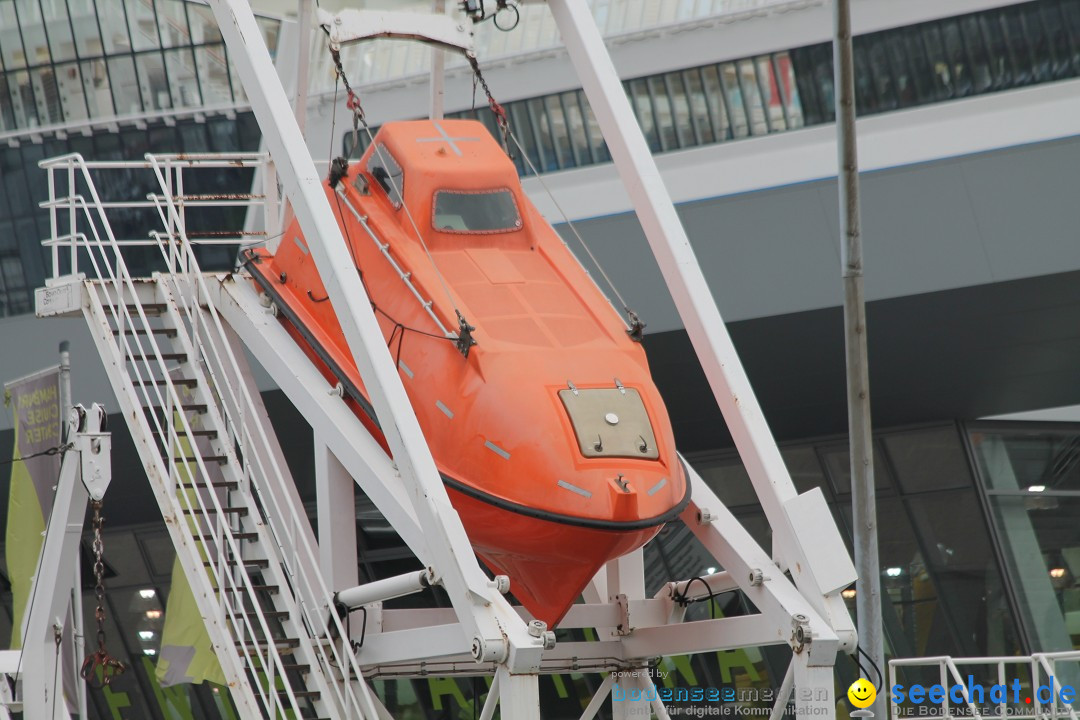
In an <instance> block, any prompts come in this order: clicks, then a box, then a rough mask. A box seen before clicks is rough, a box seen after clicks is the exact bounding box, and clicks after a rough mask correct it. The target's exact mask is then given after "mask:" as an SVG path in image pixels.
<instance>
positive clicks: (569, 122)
mask: <svg viewBox="0 0 1080 720" xmlns="http://www.w3.org/2000/svg"><path fill="white" fill-rule="evenodd" d="M559 100H560V102H561V103H562V109H563V115H564V116H565V117H566V127H567V130H568V132H569V133H570V147H571V149H572V150H573V151H574V164H575V165H591V164H592V163H593V162H594V161H593V159H592V150H591V149H590V148H589V136H588V134H587V133H586V132H585V118H584V116H583V115H582V112H581V105H580V103H579V102H578V94H577V93H576V92H565V93H563V94H562V95H560V96H559Z"/></svg>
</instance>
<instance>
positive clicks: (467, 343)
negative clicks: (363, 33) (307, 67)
mask: <svg viewBox="0 0 1080 720" xmlns="http://www.w3.org/2000/svg"><path fill="white" fill-rule="evenodd" d="M330 57H331V58H332V59H333V61H334V69H335V72H336V73H337V77H338V78H340V80H341V82H342V83H343V84H344V85H345V90H346V92H347V99H346V103H345V104H346V107H347V108H348V109H349V111H350V112H351V113H352V116H353V145H352V149H351V150H350V156H351V155H352V153H354V152H356V148H357V147H358V146H359V142H358V140H359V138H358V135H359V131H360V128H363V130H364V132H365V133H367V136H368V142H370V143H371V145H372V146H373V147H374V148H375V153H376V154H377V155H378V156H379V159H380V160H381V161H382V163H383V165H388V164H389V163H387V161H386V157H385V156H384V155H383V152H382V149H381V148H380V147H379V145H378V144H377V143H376V142H375V136H374V134H373V133H372V132H371V126H370V125H369V124H368V121H367V117H366V115H365V114H364V108H363V106H362V105H361V103H360V96H359V95H358V94H357V93H356V91H354V90H353V88H352V86H351V85H350V84H349V79H348V77H347V76H346V75H345V69H344V68H343V67H342V65H341V52H340V51H339V50H338V49H337V48H335V47H334V46H333V45H330ZM335 94H336V82H335ZM332 135H333V132H331V136H332ZM331 142H333V140H332V139H331ZM347 162H348V161H347V160H346V163H347ZM387 180H388V181H389V183H390V186H391V188H393V190H394V192H395V193H396V194H397V196H398V199H400V200H401V207H402V209H403V210H404V211H405V216H406V217H407V218H409V224H410V225H411V226H412V229H413V233H414V234H415V235H416V239H417V240H419V241H420V247H422V248H423V249H424V254H425V255H427V259H428V262H430V263H431V267H432V268H433V269H434V270H435V276H436V277H437V278H438V279H439V284H440V285H441V286H442V289H443V292H444V293H445V294H446V299H447V300H449V302H450V307H451V308H453V310H454V315H456V316H457V321H458V332H457V335H456V336H452V337H450V338H449V339H450V340H453V341H454V344H455V345H456V346H457V349H458V351H459V352H460V353H461V354H462V355H463V356H464V357H466V358H468V357H469V350H470V349H471V348H472V346H473V345H476V344H477V343H476V338H474V337H473V332H474V331H475V330H476V327H474V326H473V325H471V324H470V323H469V321H468V320H466V319H465V316H464V315H463V314H462V312H461V309H460V308H459V307H458V306H457V303H456V302H455V301H454V296H453V295H452V294H451V292H450V287H449V285H447V284H446V278H444V277H443V274H442V272H441V271H440V270H439V265H438V263H436V262H435V258H434V257H433V256H432V255H431V250H429V249H428V246H427V242H425V241H424V235H423V233H421V232H420V227H419V226H418V225H417V224H416V219H415V218H413V214H412V212H411V211H410V210H409V206H408V204H407V203H406V202H405V195H404V194H403V193H402V192H401V188H400V187H398V184H397V181H396V180H394V178H393V177H392V176H390V175H388V176H387ZM335 194H336V193H335ZM340 204H341V201H340V200H338V206H339V207H338V212H340V211H341V208H340ZM345 232H346V234H347V233H348V228H347V227H346V231H345ZM349 250H350V252H352V240H351V239H349ZM353 262H354V264H355V258H354V260H353ZM357 269H358V270H359V268H357ZM387 317H388V318H389V316H387ZM391 322H394V321H393V320H391ZM402 327H404V326H402ZM405 329H406V330H413V329H412V328H405ZM413 331H414V332H421V333H423V334H425V335H430V334H431V333H424V332H423V331H420V330H413ZM433 337H443V336H441V335H435V336H433ZM398 352H399V353H400V342H399V348H398Z"/></svg>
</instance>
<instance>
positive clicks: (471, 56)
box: [465, 52, 510, 155]
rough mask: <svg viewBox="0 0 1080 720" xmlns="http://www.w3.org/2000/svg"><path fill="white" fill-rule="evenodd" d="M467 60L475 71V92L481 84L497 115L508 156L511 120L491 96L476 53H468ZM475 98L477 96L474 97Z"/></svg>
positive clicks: (496, 119) (492, 110) (466, 54)
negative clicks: (477, 85)
mask: <svg viewBox="0 0 1080 720" xmlns="http://www.w3.org/2000/svg"><path fill="white" fill-rule="evenodd" d="M465 58H466V59H467V60H468V61H469V67H471V68H472V71H473V90H474V91H475V89H476V84H477V83H480V87H481V88H483V90H484V95H486V96H487V101H488V107H490V108H491V112H493V113H495V122H497V123H498V124H499V131H500V132H502V136H503V149H504V150H505V151H506V154H507V155H509V154H510V120H509V119H508V118H507V117H506V109H505V108H503V106H502V105H500V104H499V103H498V102H497V101H496V100H495V96H494V95H492V94H491V88H489V87H488V84H487V80H485V79H484V74H483V73H482V72H480V62H479V61H478V60H477V59H476V53H472V52H467V53H465ZM474 97H475V95H474Z"/></svg>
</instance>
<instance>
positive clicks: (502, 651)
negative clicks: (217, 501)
mask: <svg viewBox="0 0 1080 720" xmlns="http://www.w3.org/2000/svg"><path fill="white" fill-rule="evenodd" d="M210 6H211V7H212V8H213V10H214V16H215V18H216V19H217V22H218V26H219V28H220V30H221V33H222V37H223V38H224V40H225V43H226V46H227V47H228V48H229V50H230V54H231V57H232V58H233V61H234V62H235V64H236V68H237V72H238V74H239V76H240V79H241V81H242V82H243V86H244V89H245V91H246V92H247V95H248V98H249V100H250V101H251V106H252V110H253V111H254V113H255V117H256V118H257V119H258V121H259V126H260V127H261V129H262V131H263V136H264V138H265V139H266V145H267V148H268V149H269V151H270V155H271V157H273V159H274V162H275V164H276V165H277V167H278V169H279V174H280V177H281V181H282V185H283V187H284V189H285V194H286V195H287V196H288V198H289V200H290V202H291V203H292V207H293V211H294V213H295V214H296V218H297V220H298V221H299V223H300V227H301V229H302V230H303V232H304V235H305V236H306V237H307V238H308V242H309V248H310V249H311V255H312V258H313V260H314V261H315V265H316V267H317V269H318V271H319V276H320V277H321V278H322V280H323V283H324V284H325V286H326V292H327V295H328V296H329V297H330V299H331V302H332V304H333V307H334V310H335V311H336V314H337V317H338V320H339V322H340V324H341V328H342V331H343V332H344V335H345V339H346V340H347V341H348V344H349V349H350V351H351V354H352V359H353V361H354V362H355V363H356V365H357V368H358V369H359V370H360V377H362V378H363V379H364V383H365V386H366V387H367V388H368V391H369V392H370V393H371V401H372V404H373V405H374V407H375V412H376V415H377V416H378V418H379V419H380V422H381V425H382V429H383V433H384V436H385V438H386V442H387V444H388V445H389V447H390V451H391V454H392V455H393V458H394V462H395V464H396V465H397V468H398V471H399V473H400V475H401V482H402V484H403V485H404V487H405V488H406V490H407V492H408V495H409V499H410V502H411V504H412V507H413V509H414V510H415V512H416V515H417V519H418V520H419V521H420V523H421V524H422V525H423V527H424V531H425V534H426V535H427V536H428V538H429V542H428V550H429V552H430V554H431V556H432V558H433V559H434V563H433V564H434V565H435V567H436V568H437V569H438V572H439V574H440V576H441V578H442V581H443V585H444V586H445V588H446V590H447V594H448V596H449V598H450V601H451V602H452V603H453V605H454V607H455V609H457V610H458V613H459V617H460V619H461V621H462V623H463V624H464V625H465V627H466V629H467V632H468V634H469V635H471V636H472V638H471V640H472V641H473V642H474V643H475V644H476V646H477V648H478V652H479V653H480V654H481V655H486V656H488V657H494V658H498V659H500V660H506V661H507V662H510V663H513V665H514V669H515V670H526V669H528V668H531V667H534V666H536V665H538V664H539V659H540V649H541V648H542V645H541V641H539V640H538V639H535V638H531V637H530V636H529V635H528V632H527V630H526V627H525V624H524V623H523V622H521V620H520V618H518V617H517V616H516V614H514V613H512V612H509V606H508V605H507V604H506V603H505V600H504V599H503V598H502V597H501V596H500V595H499V594H498V593H497V591H496V590H495V589H494V588H493V587H492V586H491V584H490V583H489V582H488V581H487V578H486V577H485V576H484V574H483V572H482V571H481V570H480V567H479V565H478V564H477V561H476V559H475V557H474V556H473V552H472V548H471V546H470V545H469V541H468V538H467V536H466V535H465V530H464V528H463V527H462V525H461V519H460V518H459V517H458V514H457V511H456V510H454V508H453V506H452V505H451V504H450V500H449V498H448V497H447V495H446V489H445V488H444V487H443V484H442V480H441V478H440V477H439V473H438V469H437V468H436V466H435V461H434V459H433V458H432V456H431V452H430V450H429V449H428V447H427V443H426V441H425V440H424V436H423V433H422V431H421V429H420V424H419V422H418V421H417V419H416V414H415V413H414V412H413V409H412V405H411V404H410V402H409V398H408V395H406V393H405V388H404V387H403V386H402V384H401V379H400V377H399V376H398V373H397V369H396V367H395V366H394V363H393V360H392V358H391V356H390V351H389V349H388V348H387V347H386V343H385V340H384V338H383V335H382V330H381V328H380V327H379V324H378V321H377V320H376V318H375V314H374V311H373V310H372V308H371V304H370V300H369V298H368V295H367V292H366V290H365V289H364V285H363V283H362V282H361V281H360V276H359V273H357V272H356V271H355V270H354V269H353V263H352V258H351V256H350V254H349V251H348V248H347V246H346V244H345V239H344V238H343V237H342V234H341V231H340V229H339V227H338V224H337V220H336V219H335V217H334V214H333V212H332V210H331V208H330V204H329V202H328V200H327V198H326V194H325V191H324V189H323V183H322V179H321V178H320V177H319V175H318V173H317V172H316V170H315V164H314V162H313V161H312V159H311V155H310V154H309V153H308V149H307V146H306V144H305V142H304V138H303V136H302V134H301V133H300V129H299V127H298V126H297V124H296V118H295V117H294V116H293V114H292V108H291V107H290V105H289V101H288V98H287V97H286V95H285V91H284V89H283V88H282V86H281V83H280V81H279V80H278V76H277V71H276V70H275V68H274V64H273V61H272V60H271V58H270V54H269V52H268V51H267V49H266V44H265V43H264V42H263V39H262V35H261V33H260V32H259V28H258V25H257V24H256V22H255V16H254V15H253V14H252V11H251V7H250V6H249V5H248V4H247V3H245V2H242V0H210ZM500 603H501V604H502V608H501V610H503V612H499V613H496V612H493V611H492V610H493V609H494V608H495V606H496V605H499V604H500ZM496 614H498V619H496Z"/></svg>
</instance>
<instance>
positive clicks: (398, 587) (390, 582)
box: [334, 570, 431, 610]
mask: <svg viewBox="0 0 1080 720" xmlns="http://www.w3.org/2000/svg"><path fill="white" fill-rule="evenodd" d="M429 587H431V575H430V574H429V573H428V571H427V570H417V571H415V572H411V573H405V574H404V575H396V576H394V577H389V578H384V579H383V580H376V581H374V582H369V583H365V584H364V585H357V586H356V587H354V588H349V589H348V590H342V591H340V592H337V593H334V603H335V604H338V605H344V606H345V607H347V608H349V609H350V610H355V609H356V608H358V607H361V606H363V605H370V604H371V603H375V602H384V601H386V600H393V599H394V598H399V597H404V596H405V595H412V594H413V593H418V592H420V591H421V590H424V589H426V588H429Z"/></svg>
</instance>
